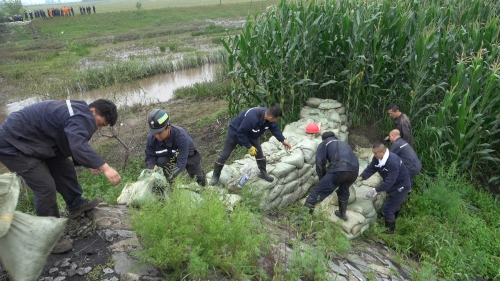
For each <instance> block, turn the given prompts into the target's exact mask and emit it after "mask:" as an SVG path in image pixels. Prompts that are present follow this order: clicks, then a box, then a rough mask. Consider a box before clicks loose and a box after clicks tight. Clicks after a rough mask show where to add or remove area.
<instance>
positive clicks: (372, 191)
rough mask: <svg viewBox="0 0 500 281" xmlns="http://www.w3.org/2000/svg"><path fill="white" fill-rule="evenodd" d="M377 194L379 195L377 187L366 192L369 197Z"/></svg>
mask: <svg viewBox="0 0 500 281" xmlns="http://www.w3.org/2000/svg"><path fill="white" fill-rule="evenodd" d="M375 196H377V190H376V189H375V188H372V190H370V191H368V193H367V194H366V197H367V198H373V197H375Z"/></svg>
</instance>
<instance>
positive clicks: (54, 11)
mask: <svg viewBox="0 0 500 281" xmlns="http://www.w3.org/2000/svg"><path fill="white" fill-rule="evenodd" d="M79 9H80V14H81V15H85V14H88V15H90V14H92V11H93V12H94V14H95V13H96V11H95V6H94V5H92V6H88V5H87V6H80V7H79ZM74 15H75V10H73V7H62V8H49V9H47V12H45V10H43V9H37V10H33V11H31V10H29V11H24V18H25V19H26V20H27V19H34V18H44V19H47V18H49V17H50V18H53V17H64V16H74ZM21 21H22V19H21Z"/></svg>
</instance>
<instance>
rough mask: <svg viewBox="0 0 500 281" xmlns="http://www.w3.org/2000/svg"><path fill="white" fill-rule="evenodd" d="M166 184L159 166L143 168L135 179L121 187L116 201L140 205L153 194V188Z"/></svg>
mask: <svg viewBox="0 0 500 281" xmlns="http://www.w3.org/2000/svg"><path fill="white" fill-rule="evenodd" d="M167 186H168V182H167V179H166V178H165V175H164V174H163V169H162V168H161V167H158V166H155V167H154V168H153V169H144V170H142V172H141V174H140V175H139V177H138V178H137V181H135V182H131V183H127V184H126V185H125V186H124V187H123V190H122V193H121V194H120V196H119V197H118V199H117V200H116V201H117V203H118V204H122V205H124V204H126V205H127V206H131V205H132V206H134V205H140V204H141V203H142V202H144V201H145V200H148V199H150V198H152V197H153V196H154V190H155V189H164V188H167Z"/></svg>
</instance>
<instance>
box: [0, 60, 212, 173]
mask: <svg viewBox="0 0 500 281" xmlns="http://www.w3.org/2000/svg"><path fill="white" fill-rule="evenodd" d="M216 67H217V65H210V64H207V65H204V66H202V67H199V68H193V69H186V70H180V71H176V72H173V73H166V74H160V75H155V76H153V77H149V78H146V79H142V80H139V81H137V83H138V85H139V86H140V89H139V90H137V89H136V88H137V87H133V86H132V85H124V86H123V90H120V92H118V93H117V92H116V91H117V90H116V89H114V88H112V87H108V88H102V89H95V90H92V91H88V92H84V93H76V94H72V95H71V96H69V97H68V98H69V99H73V100H85V101H86V102H87V103H90V102H92V101H94V100H96V99H100V98H105V99H109V100H112V101H113V102H115V104H116V105H117V106H118V107H121V106H124V105H127V106H132V105H135V104H140V105H147V104H151V103H158V102H166V101H168V100H169V99H171V98H173V96H174V94H173V92H174V90H175V89H178V88H181V87H186V86H190V85H192V84H195V83H199V82H204V81H210V80H212V79H213V74H214V72H215V70H216ZM39 101H41V98H40V97H31V98H28V99H25V100H21V101H18V102H13V103H9V104H7V105H5V106H0V124H1V123H3V121H4V120H5V119H6V118H7V116H8V115H9V114H10V113H11V112H14V111H17V110H20V109H22V108H24V107H25V106H28V105H31V104H33V103H36V102H39ZM5 172H8V170H7V168H5V167H4V166H3V165H2V164H1V163H0V173H5Z"/></svg>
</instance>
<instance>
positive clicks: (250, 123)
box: [229, 107, 285, 148]
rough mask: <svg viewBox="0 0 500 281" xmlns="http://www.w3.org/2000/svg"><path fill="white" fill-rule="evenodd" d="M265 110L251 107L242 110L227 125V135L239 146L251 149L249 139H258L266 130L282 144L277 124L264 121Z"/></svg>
mask: <svg viewBox="0 0 500 281" xmlns="http://www.w3.org/2000/svg"><path fill="white" fill-rule="evenodd" d="M266 111H267V108H265V107H253V108H249V109H245V110H243V111H242V112H241V113H240V114H238V116H236V117H235V118H234V119H233V120H231V123H230V124H229V135H230V136H231V137H232V138H233V139H235V140H236V141H237V142H238V144H239V145H242V146H244V147H246V148H250V147H252V144H251V143H250V141H249V140H250V139H258V138H259V137H260V136H261V135H262V134H263V133H264V132H265V131H266V130H267V129H269V130H270V131H271V133H272V134H273V136H275V137H276V139H278V141H280V142H283V141H284V140H285V137H284V136H283V134H282V133H281V130H280V128H279V127H278V123H276V122H269V121H266V120H264V114H265V113H266Z"/></svg>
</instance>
